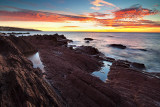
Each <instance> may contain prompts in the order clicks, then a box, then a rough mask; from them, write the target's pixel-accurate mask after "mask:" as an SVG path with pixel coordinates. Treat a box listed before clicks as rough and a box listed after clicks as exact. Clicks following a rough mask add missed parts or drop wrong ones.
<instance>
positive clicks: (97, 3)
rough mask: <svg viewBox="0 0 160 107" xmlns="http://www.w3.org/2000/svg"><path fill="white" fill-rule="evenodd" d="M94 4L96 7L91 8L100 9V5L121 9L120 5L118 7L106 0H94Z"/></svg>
mask: <svg viewBox="0 0 160 107" xmlns="http://www.w3.org/2000/svg"><path fill="white" fill-rule="evenodd" d="M91 4H92V5H94V6H96V7H91V9H94V10H100V6H107V7H108V6H109V7H115V8H116V9H119V7H117V6H116V5H114V4H112V3H109V2H106V1H104V0H94V1H92V2H91Z"/></svg>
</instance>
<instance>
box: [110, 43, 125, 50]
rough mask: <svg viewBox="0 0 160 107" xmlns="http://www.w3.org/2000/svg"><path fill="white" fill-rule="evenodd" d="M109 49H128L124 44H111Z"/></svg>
mask: <svg viewBox="0 0 160 107" xmlns="http://www.w3.org/2000/svg"><path fill="white" fill-rule="evenodd" d="M109 47H113V48H119V49H126V48H127V47H126V46H124V45H122V44H110V45H109Z"/></svg>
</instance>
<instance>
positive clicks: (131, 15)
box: [0, 6, 160, 28]
mask: <svg viewBox="0 0 160 107" xmlns="http://www.w3.org/2000/svg"><path fill="white" fill-rule="evenodd" d="M6 8H12V9H13V10H14V11H6V10H0V21H37V22H60V23H64V22H70V21H78V22H81V21H84V22H86V23H88V21H90V22H91V23H92V24H93V23H94V24H95V22H96V25H93V27H96V26H97V25H98V26H102V27H114V28H120V27H121V28H139V27H160V22H157V21H151V20H144V19H143V17H144V16H146V15H155V14H158V11H156V10H149V9H145V8H142V7H141V6H139V7H131V8H127V9H121V10H118V11H115V12H113V15H115V17H114V18H110V19H109V18H108V19H105V18H106V17H107V16H108V15H110V14H103V13H99V12H93V13H88V14H86V15H76V14H72V15H69V14H58V13H52V12H44V11H33V10H26V9H19V8H15V7H6ZM124 19H132V20H124ZM78 26H79V25H78V24H77V23H75V24H72V26H68V25H67V26H64V25H63V27H64V28H69V27H70V28H76V27H78Z"/></svg>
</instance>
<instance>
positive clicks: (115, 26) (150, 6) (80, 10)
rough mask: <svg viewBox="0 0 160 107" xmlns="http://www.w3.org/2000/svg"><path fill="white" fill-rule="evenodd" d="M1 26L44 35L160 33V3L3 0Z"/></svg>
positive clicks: (0, 3) (142, 0)
mask: <svg viewBox="0 0 160 107" xmlns="http://www.w3.org/2000/svg"><path fill="white" fill-rule="evenodd" d="M0 26H9V27H20V28H31V29H38V30H42V31H82V32H83V31H85V32H160V0H0Z"/></svg>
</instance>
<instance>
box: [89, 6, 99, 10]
mask: <svg viewBox="0 0 160 107" xmlns="http://www.w3.org/2000/svg"><path fill="white" fill-rule="evenodd" d="M91 9H93V10H100V9H101V8H100V7H91Z"/></svg>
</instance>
